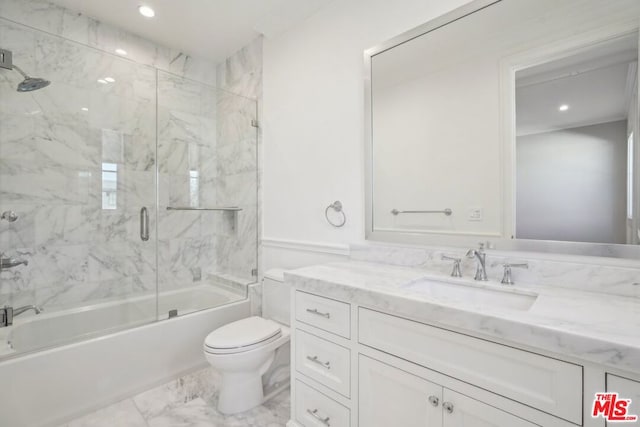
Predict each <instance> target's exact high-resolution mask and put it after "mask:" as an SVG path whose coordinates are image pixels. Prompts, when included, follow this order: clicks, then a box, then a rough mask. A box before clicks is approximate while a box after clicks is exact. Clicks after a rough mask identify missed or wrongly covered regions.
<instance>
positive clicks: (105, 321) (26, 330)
mask: <svg viewBox="0 0 640 427" xmlns="http://www.w3.org/2000/svg"><path fill="white" fill-rule="evenodd" d="M241 299H244V295H241V294H239V293H234V292H231V291H229V290H226V289H224V288H217V287H214V286H210V285H201V286H194V287H190V288H185V289H180V290H175V291H169V292H161V293H160V294H159V298H158V316H157V318H158V319H167V318H168V317H169V311H170V310H177V314H178V315H182V314H187V313H192V312H195V311H199V310H203V309H206V308H213V307H219V306H221V305H224V304H228V303H230V302H234V301H239V300H241ZM14 320H15V322H14V325H13V326H12V327H10V328H6V329H1V330H0V340H1V341H0V342H3V343H5V345H4V346H3V347H4V348H2V349H1V350H0V355H3V356H5V357H6V356H7V355H10V354H12V353H24V352H28V351H33V350H37V349H41V348H47V347H52V346H56V345H60V344H65V343H70V342H74V341H77V340H79V339H88V338H92V337H96V336H101V335H105V334H108V333H112V332H116V331H119V330H124V329H129V328H131V327H136V326H141V325H145V324H148V323H151V322H154V321H155V320H156V297H155V294H153V295H145V296H139V297H134V298H126V299H121V300H118V301H112V302H105V303H99V304H93V305H89V306H83V307H78V308H73V309H69V310H62V311H56V312H52V313H47V311H44V312H42V313H41V314H39V315H37V316H30V317H25V318H22V317H16V318H15V319H14Z"/></svg>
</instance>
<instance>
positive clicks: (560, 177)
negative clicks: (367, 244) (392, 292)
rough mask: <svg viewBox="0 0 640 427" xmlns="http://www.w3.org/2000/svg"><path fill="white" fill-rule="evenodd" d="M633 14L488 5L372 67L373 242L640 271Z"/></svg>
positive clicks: (433, 26) (515, 1) (421, 33)
mask: <svg viewBox="0 0 640 427" xmlns="http://www.w3.org/2000/svg"><path fill="white" fill-rule="evenodd" d="M639 23H640V3H638V2H637V1H634V0H615V1H610V2H601V1H598V0H566V1H563V2H562V3H561V5H559V3H558V2H557V1H552V0H501V1H486V0H480V1H475V2H473V3H470V4H469V5H467V6H465V7H463V8H460V9H457V10H455V11H453V12H451V13H450V14H447V15H445V16H443V17H441V18H438V19H437V20H435V21H431V22H429V23H427V24H425V25H423V26H421V27H419V28H416V29H414V30H412V31H409V32H408V33H405V34H403V35H401V36H398V37H397V38H395V39H393V40H391V41H389V42H387V43H384V44H383V45H381V46H377V47H375V48H372V49H370V50H368V51H367V52H365V80H366V85H365V93H366V114H365V117H366V118H367V124H366V129H365V131H366V137H367V141H366V166H367V172H366V173H367V176H366V186H367V188H366V201H367V221H366V227H367V230H366V236H367V239H370V240H382V241H394V242H403V243H421V244H431V245H454V246H457V245H475V244H476V243H477V242H478V241H489V242H491V244H493V245H494V247H496V248H498V249H521V250H532V251H543V252H558V253H575V254H585V255H599V256H612V257H625V258H637V257H638V256H640V247H639V246H638V243H640V228H639V226H640V222H639V219H638V217H639V214H640V200H639V199H640V197H639V194H640V173H639V171H640V169H639V163H640V161H639V159H640V149H639V147H638V145H639V144H638V143H637V139H638V135H639V134H640V132H638V95H637V94H638V84H637V81H638V67H637V62H638V27H639Z"/></svg>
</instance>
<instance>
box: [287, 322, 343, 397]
mask: <svg viewBox="0 0 640 427" xmlns="http://www.w3.org/2000/svg"><path fill="white" fill-rule="evenodd" d="M295 342H296V349H295V351H296V353H295V358H296V370H297V371H299V372H301V373H303V374H305V375H306V376H308V377H310V378H313V379H314V380H316V381H318V382H319V383H320V384H323V385H326V386H327V387H329V388H330V389H332V390H335V391H337V392H338V393H340V394H342V395H343V396H345V397H349V384H350V381H351V380H350V378H351V375H350V373H351V370H350V365H351V363H350V361H351V358H350V351H349V349H348V348H344V347H342V346H339V345H337V344H334V343H332V342H331V341H327V340H324V339H322V338H318V337H316V336H315V335H311V334H308V333H306V332H304V331H301V330H296V341H295Z"/></svg>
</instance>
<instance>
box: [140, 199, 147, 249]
mask: <svg viewBox="0 0 640 427" xmlns="http://www.w3.org/2000/svg"><path fill="white" fill-rule="evenodd" d="M140 239H141V240H142V241H143V242H146V241H147V240H149V211H148V210H147V207H146V206H144V207H143V208H142V209H140Z"/></svg>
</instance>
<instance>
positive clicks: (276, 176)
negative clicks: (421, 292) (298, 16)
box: [262, 0, 467, 271]
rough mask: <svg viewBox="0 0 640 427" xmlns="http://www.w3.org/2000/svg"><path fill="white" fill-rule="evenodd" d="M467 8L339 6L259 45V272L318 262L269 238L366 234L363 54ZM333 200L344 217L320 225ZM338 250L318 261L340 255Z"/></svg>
mask: <svg viewBox="0 0 640 427" xmlns="http://www.w3.org/2000/svg"><path fill="white" fill-rule="evenodd" d="M465 3H467V0H431V1H424V0H399V1H395V2H389V1H386V0H351V1H335V2H332V3H331V4H329V5H328V6H326V7H325V8H323V9H322V10H320V11H319V12H318V13H317V14H316V15H314V16H312V17H310V18H309V19H307V20H306V21H304V22H302V23H301V24H300V25H298V26H297V27H295V28H293V29H291V30H289V31H288V32H286V33H284V34H281V35H280V36H278V37H275V38H267V39H265V42H264V112H265V116H264V118H263V120H262V122H263V126H264V127H263V132H264V133H263V135H264V172H263V182H264V187H263V200H264V216H263V221H264V223H263V226H264V228H263V230H264V231H263V236H264V239H265V245H264V266H263V267H264V268H265V269H268V268H270V267H277V266H279V265H283V266H284V265H285V264H286V266H287V267H289V268H291V267H295V266H297V265H295V264H298V265H303V264H310V263H314V262H317V261H315V260H316V258H315V257H313V256H311V257H310V256H306V255H304V256H300V255H299V254H296V253H295V252H297V251H296V249H295V247H293V248H289V249H287V248H283V247H282V246H283V245H280V244H270V241H272V239H274V240H277V241H286V242H289V241H307V242H314V243H327V244H329V245H336V244H338V245H346V244H347V243H349V242H354V241H361V240H362V239H363V238H364V228H365V227H364V154H363V153H364V145H363V144H364V142H363V141H364V80H363V70H364V66H363V52H364V50H365V49H367V48H370V47H372V46H374V45H377V44H379V43H381V42H383V41H386V40H388V39H390V38H392V37H394V36H396V35H398V34H400V33H402V32H404V31H407V30H409V29H411V28H413V27H416V26H418V25H420V24H422V23H424V22H426V21H429V20H430V19H433V18H435V17H437V16H439V15H442V14H443V13H446V12H448V11H450V10H452V9H454V8H456V7H458V6H461V5H463V4H465ZM336 199H338V200H341V201H342V203H343V204H344V209H345V212H346V214H347V216H348V221H347V224H346V225H345V226H344V227H343V228H338V229H336V228H333V227H331V226H330V225H329V224H327V222H326V221H325V219H324V209H325V208H326V206H327V205H329V204H330V203H332V202H333V201H334V200H336ZM330 247H332V246H330ZM305 252H309V251H305ZM311 252H313V251H311ZM329 252H331V250H329ZM335 252H338V253H323V254H322V260H326V259H327V258H329V259H341V258H343V257H344V255H342V254H341V253H339V252H340V251H335ZM294 259H295V260H294ZM263 271H264V270H263Z"/></svg>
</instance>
